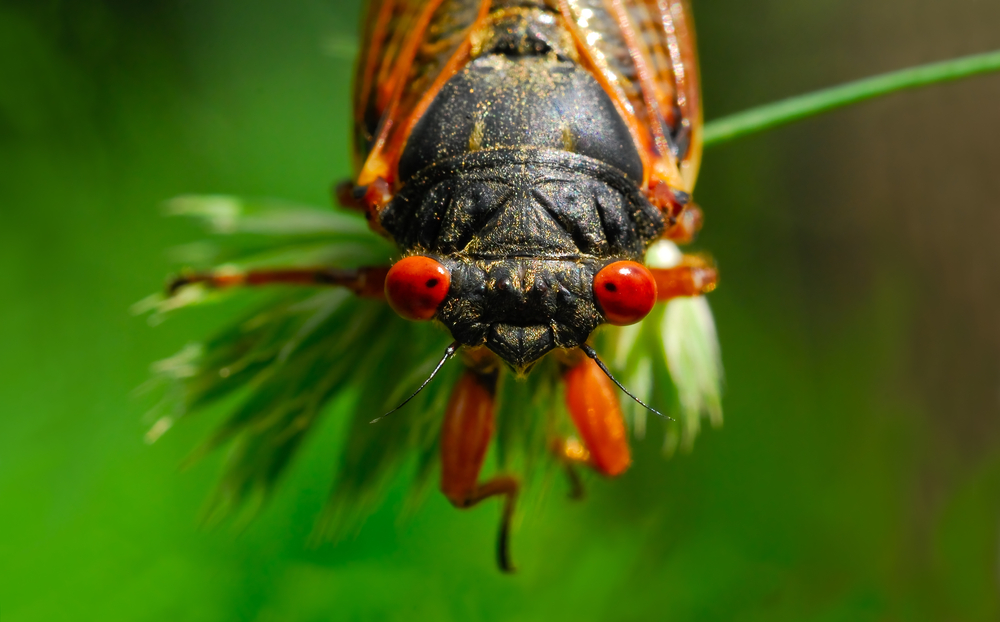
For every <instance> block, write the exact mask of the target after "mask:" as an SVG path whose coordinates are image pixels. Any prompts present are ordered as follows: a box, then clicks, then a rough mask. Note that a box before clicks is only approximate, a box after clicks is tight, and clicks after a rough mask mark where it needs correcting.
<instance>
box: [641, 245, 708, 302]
mask: <svg viewBox="0 0 1000 622" xmlns="http://www.w3.org/2000/svg"><path fill="white" fill-rule="evenodd" d="M649 271H650V272H652V273H653V278H654V279H656V299H657V300H659V301H661V302H662V301H664V300H670V299H671V298H677V297H678V296H700V295H701V294H707V293H708V292H710V291H712V290H714V289H715V286H716V285H717V284H718V281H719V273H718V271H717V270H716V269H715V268H714V267H713V266H712V265H711V264H709V263H708V262H707V261H705V260H704V259H702V258H700V257H696V256H693V255H685V256H684V260H683V261H682V262H681V265H679V266H675V267H673V268H650V269H649Z"/></svg>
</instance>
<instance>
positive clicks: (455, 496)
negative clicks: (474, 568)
mask: <svg viewBox="0 0 1000 622" xmlns="http://www.w3.org/2000/svg"><path fill="white" fill-rule="evenodd" d="M354 115H355V116H354V123H355V139H356V140H355V156H356V158H355V161H356V169H357V170H356V176H355V179H354V180H353V182H352V183H349V184H343V185H341V186H339V187H338V188H337V193H336V194H337V197H338V198H339V199H340V201H341V202H342V203H343V204H344V205H345V206H348V207H352V208H355V209H359V210H361V211H363V212H364V214H365V216H366V217H367V219H368V221H369V223H370V226H371V228H372V230H374V231H375V232H377V233H379V234H380V235H384V236H386V237H388V238H390V239H391V240H392V241H394V242H395V244H396V246H397V248H398V250H399V260H398V261H397V262H396V263H395V265H393V266H392V267H383V268H363V269H360V270H353V271H343V270H331V269H329V268H326V267H319V268H316V269H313V270H309V269H297V270H286V271H282V270H270V271H268V270H263V271H256V272H250V273H247V274H242V275H229V274H226V275H222V274H214V275H188V276H185V277H182V278H181V279H179V280H178V281H176V282H175V287H180V286H182V285H185V284H188V283H196V282H200V283H204V284H207V285H209V286H215V287H227V286H231V285H262V284H269V283H282V282H284V283H291V284H299V285H310V284H333V285H342V286H346V287H349V288H351V289H352V290H354V291H355V292H357V293H358V294H361V295H367V296H379V295H381V294H383V293H384V296H385V298H386V299H387V301H388V302H389V304H391V305H392V307H393V309H395V310H396V311H397V312H398V313H399V315H401V316H402V317H403V318H405V319H407V320H424V321H426V320H434V321H436V322H438V323H439V324H441V325H443V327H444V328H445V329H447V330H448V331H449V332H450V333H451V335H452V337H453V338H454V344H453V345H452V346H451V347H449V349H448V351H447V352H446V354H445V357H444V358H443V359H442V360H441V362H440V363H439V365H438V367H437V369H440V368H441V365H443V364H445V362H446V361H447V360H448V359H449V358H451V356H452V355H453V354H455V353H456V352H457V351H461V353H462V358H463V360H464V362H465V365H466V367H467V370H466V372H465V373H464V375H463V376H462V377H461V379H460V380H459V381H458V383H457V384H456V386H455V387H454V389H453V392H452V395H451V400H450V402H449V403H448V407H447V410H446V412H445V413H444V418H443V422H442V431H441V454H440V456H441V465H442V479H441V488H442V491H443V492H444V494H445V495H446V497H447V498H448V499H449V500H450V501H451V502H452V503H453V504H455V505H456V506H459V507H470V506H472V505H474V504H476V503H478V502H479V501H481V500H483V499H486V498H489V497H491V496H502V497H503V498H504V511H503V517H504V518H503V521H502V527H501V535H500V539H499V559H500V565H501V567H502V568H504V569H507V570H509V569H510V568H511V565H510V560H509V554H508V551H507V535H508V528H509V524H510V518H511V513H512V512H513V507H514V501H515V499H516V496H517V492H518V482H517V479H516V478H515V477H513V476H512V475H509V474H503V473H501V474H497V475H495V476H493V477H492V478H489V479H486V480H485V481H480V473H481V471H482V469H483V465H484V464H485V461H486V457H487V452H488V448H489V446H490V442H491V439H492V436H493V430H494V426H495V422H494V413H495V412H496V399H497V392H496V389H497V382H498V378H499V377H500V376H501V374H502V373H506V372H505V371H504V368H505V367H506V368H507V369H510V370H513V372H514V373H515V375H516V376H523V375H524V374H526V373H528V372H529V371H530V370H531V368H532V367H533V366H534V365H535V364H536V363H537V362H538V361H539V360H540V359H541V358H542V357H544V356H546V355H547V354H548V353H550V352H553V351H557V352H558V356H559V357H560V361H561V364H562V367H563V374H562V378H563V382H564V385H565V389H566V407H567V410H568V412H569V414H570V418H571V419H572V422H573V424H574V425H575V427H576V429H577V431H578V433H579V436H580V439H581V441H582V444H581V442H580V441H577V440H575V439H562V438H557V439H553V444H552V446H553V448H554V451H555V453H556V454H557V455H558V456H559V457H560V458H561V459H564V460H565V461H566V462H567V464H570V463H576V462H582V463H586V464H588V465H590V466H592V467H593V468H594V469H595V470H597V471H598V472H600V473H602V474H604V475H607V476H617V475H620V474H622V473H623V472H625V470H626V469H627V468H628V467H629V465H630V463H631V457H630V456H631V454H630V450H629V445H628V440H627V434H626V427H625V423H624V420H623V417H622V413H621V408H620V406H619V403H618V393H617V392H616V390H615V382H617V381H612V379H611V378H610V372H608V371H607V369H606V368H605V367H604V366H603V363H600V361H599V359H597V355H596V353H595V352H594V350H593V349H592V348H590V346H589V345H588V341H589V340H590V339H591V335H592V333H593V332H594V330H595V329H597V328H598V327H599V326H600V325H602V324H612V325H627V324H633V323H636V322H639V321H641V320H642V319H643V317H645V316H646V314H648V313H649V311H650V310H651V309H652V307H653V305H654V304H655V303H656V302H657V301H663V300H668V299H670V298H672V297H675V296H692V295H698V294H701V293H704V292H707V291H710V290H711V289H712V288H713V287H714V286H715V282H716V274H715V270H714V268H713V267H712V266H711V265H710V264H709V263H708V262H706V261H703V260H699V259H697V258H692V257H688V258H686V259H685V260H684V261H683V262H682V263H681V265H679V266H676V267H673V268H646V267H645V266H644V265H643V264H644V262H645V258H646V252H647V250H648V248H649V247H650V245H652V244H653V243H654V242H656V241H657V240H660V239H664V238H665V239H669V240H674V241H677V242H681V243H683V242H686V241H690V239H691V238H692V237H693V235H694V234H695V233H696V232H697V230H698V229H699V228H700V226H701V211H700V210H698V208H697V207H695V206H694V205H693V204H692V203H690V198H691V193H692V191H693V188H694V182H695V178H696V176H697V172H698V167H699V163H700V159H701V144H702V138H701V104H700V93H699V86H698V68H697V62H696V57H695V47H694V37H693V31H692V23H691V16H690V11H689V8H688V6H687V2H686V0H492V1H491V0H374V1H373V2H371V4H370V5H369V9H368V14H367V16H366V18H365V22H364V27H363V37H362V55H361V58H360V60H359V63H358V74H357V80H356V84H355V94H354ZM436 372H437V370H435V372H434V373H436ZM431 377H433V374H432V376H431ZM429 380H430V379H428V381H429ZM425 385H426V382H425ZM619 386H620V385H619Z"/></svg>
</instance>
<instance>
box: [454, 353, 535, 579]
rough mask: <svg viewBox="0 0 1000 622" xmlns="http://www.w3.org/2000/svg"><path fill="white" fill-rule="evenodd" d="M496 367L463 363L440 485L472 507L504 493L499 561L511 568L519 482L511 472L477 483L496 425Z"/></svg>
mask: <svg viewBox="0 0 1000 622" xmlns="http://www.w3.org/2000/svg"><path fill="white" fill-rule="evenodd" d="M498 375H499V368H497V367H493V368H492V369H490V370H486V371H480V370H477V369H473V368H468V369H466V371H465V373H464V374H462V377H461V378H460V379H459V381H458V383H457V384H456V385H455V388H454V389H453V390H452V393H451V399H450V400H449V402H448V408H447V410H446V411H445V416H444V424H443V425H442V427H441V491H442V492H443V493H444V495H445V496H446V497H447V498H448V500H449V501H451V503H452V504H453V505H454V506H455V507H457V508H470V507H472V506H474V505H476V504H477V503H479V502H480V501H483V500H484V499H489V498H490V497H494V496H501V497H503V510H502V512H503V513H502V516H501V519H500V533H499V535H498V537H497V564H498V565H499V566H500V569H501V570H503V571H504V572H513V570H514V566H513V564H512V563H511V560H510V525H511V519H512V518H513V515H514V505H515V502H516V501H517V493H518V488H519V484H518V481H517V479H515V478H514V477H511V476H509V475H498V476H496V477H493V478H492V479H489V480H487V481H485V482H482V483H480V481H479V474H480V471H481V470H482V468H483V461H484V460H485V459H486V452H487V450H488V449H489V443H490V440H491V439H492V438H493V431H494V427H495V421H494V415H495V405H496V387H497V378H498Z"/></svg>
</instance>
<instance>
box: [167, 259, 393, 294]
mask: <svg viewBox="0 0 1000 622" xmlns="http://www.w3.org/2000/svg"><path fill="white" fill-rule="evenodd" d="M388 271H389V268H387V267H385V266H369V267H364V268H355V269H352V270H338V269H336V268H290V269H283V270H282V269H279V270H251V271H249V272H237V273H222V272H199V273H194V274H183V275H181V276H178V277H176V278H174V279H173V280H172V281H171V282H170V284H169V285H167V294H168V295H170V296H173V295H174V294H176V293H177V292H178V291H179V290H180V289H181V288H182V287H185V286H187V285H193V284H195V283H203V284H205V285H208V286H209V287H213V288H217V289H222V288H226V287H240V286H258V285H337V286H341V287H346V288H348V289H350V290H351V291H352V292H354V293H355V294H357V295H359V296H364V297H366V298H382V297H383V296H384V295H385V294H384V292H383V289H384V284H385V275H386V273H387V272H388Z"/></svg>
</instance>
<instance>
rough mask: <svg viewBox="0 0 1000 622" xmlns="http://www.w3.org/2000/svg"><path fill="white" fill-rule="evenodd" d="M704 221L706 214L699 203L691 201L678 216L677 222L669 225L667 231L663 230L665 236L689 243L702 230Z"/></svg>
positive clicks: (675, 240) (678, 241) (682, 242)
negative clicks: (702, 211)
mask: <svg viewBox="0 0 1000 622" xmlns="http://www.w3.org/2000/svg"><path fill="white" fill-rule="evenodd" d="M703 221H704V215H703V214H702V213H701V209H700V208H699V207H698V206H697V205H695V204H693V203H689V204H688V205H686V206H685V207H684V211H682V212H681V214H680V216H678V217H677V222H675V223H674V224H673V225H672V226H670V227H667V229H666V231H664V232H663V237H665V238H667V239H668V240H671V241H673V242H677V243H678V244H688V243H689V242H691V240H693V239H694V236H695V234H697V233H698V231H700V230H701V225H702V222H703Z"/></svg>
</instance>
